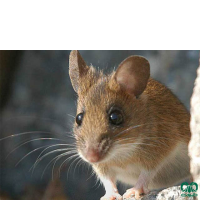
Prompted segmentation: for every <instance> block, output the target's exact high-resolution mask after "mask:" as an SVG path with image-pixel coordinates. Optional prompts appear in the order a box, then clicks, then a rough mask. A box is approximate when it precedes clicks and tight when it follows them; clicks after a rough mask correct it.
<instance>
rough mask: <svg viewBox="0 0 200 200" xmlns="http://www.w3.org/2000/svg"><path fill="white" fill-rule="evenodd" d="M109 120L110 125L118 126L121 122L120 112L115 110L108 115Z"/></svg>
mask: <svg viewBox="0 0 200 200" xmlns="http://www.w3.org/2000/svg"><path fill="white" fill-rule="evenodd" d="M109 120H110V123H111V124H114V125H119V124H122V122H123V116H122V114H121V112H120V111H118V110H115V111H112V112H111V113H110V115H109Z"/></svg>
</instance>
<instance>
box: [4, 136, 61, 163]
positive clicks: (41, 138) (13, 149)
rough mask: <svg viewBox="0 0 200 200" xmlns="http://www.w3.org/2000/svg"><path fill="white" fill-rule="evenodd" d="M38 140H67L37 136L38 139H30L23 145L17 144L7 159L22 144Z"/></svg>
mask: <svg viewBox="0 0 200 200" xmlns="http://www.w3.org/2000/svg"><path fill="white" fill-rule="evenodd" d="M37 140H59V141H65V140H62V139H58V138H36V139H32V140H28V141H26V142H24V143H22V144H21V145H19V146H17V147H16V148H14V149H13V150H12V151H11V152H10V153H9V154H8V155H7V156H6V159H7V158H8V157H9V156H10V154H12V153H13V152H14V151H15V150H17V149H19V148H20V147H21V146H23V145H25V144H28V143H30V142H33V141H37Z"/></svg>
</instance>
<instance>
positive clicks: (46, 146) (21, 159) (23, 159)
mask: <svg viewBox="0 0 200 200" xmlns="http://www.w3.org/2000/svg"><path fill="white" fill-rule="evenodd" d="M47 146H48V145H45V146H42V147H38V148H36V149H34V150H32V151H30V152H29V153H27V154H26V155H25V156H24V157H23V158H22V159H20V160H19V161H18V162H17V164H15V167H17V165H18V164H19V163H20V162H21V161H22V160H24V159H25V158H26V157H27V156H28V155H30V154H32V153H33V152H35V151H37V150H39V149H42V148H45V147H47Z"/></svg>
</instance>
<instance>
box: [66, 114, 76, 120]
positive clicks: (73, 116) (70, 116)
mask: <svg viewBox="0 0 200 200" xmlns="http://www.w3.org/2000/svg"><path fill="white" fill-rule="evenodd" d="M67 115H68V116H70V117H72V118H74V119H75V118H76V117H75V116H73V115H71V114H67Z"/></svg>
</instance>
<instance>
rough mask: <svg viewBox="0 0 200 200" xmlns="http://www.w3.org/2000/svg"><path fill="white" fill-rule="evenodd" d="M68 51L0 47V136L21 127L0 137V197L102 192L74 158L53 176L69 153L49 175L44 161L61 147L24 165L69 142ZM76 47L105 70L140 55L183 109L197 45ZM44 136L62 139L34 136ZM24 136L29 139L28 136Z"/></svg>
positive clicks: (71, 199) (79, 199) (75, 198)
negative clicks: (156, 48)
mask: <svg viewBox="0 0 200 200" xmlns="http://www.w3.org/2000/svg"><path fill="white" fill-rule="evenodd" d="M69 53H70V51H0V70H1V71H0V100H1V102H0V139H2V138H4V137H7V136H10V135H16V134H19V133H22V134H21V135H20V136H16V137H10V138H7V139H4V140H1V141H0V199H1V200H5V199H7V200H8V199H16V200H25V199H26V200H29V199H31V200H33V199H34V200H35V199H41V200H54V199H56V200H64V199H68V200H85V199H87V200H94V199H99V198H100V197H101V196H102V195H103V194H104V190H103V188H102V186H100V185H99V182H97V180H96V178H95V177H94V176H93V177H91V168H90V167H89V165H86V164H82V165H81V164H80V162H79V160H75V158H74V159H73V158H72V159H71V160H68V161H66V163H65V165H64V166H63V168H62V170H61V174H60V177H59V175H58V173H57V172H58V171H59V167H60V165H61V164H62V162H63V161H64V160H65V159H67V158H68V157H69V156H65V157H64V158H61V159H60V160H58V162H57V163H56V165H55V170H54V172H55V173H54V178H53V180H52V168H53V163H51V165H49V166H48V168H47V169H45V167H46V166H47V165H48V163H49V162H50V161H51V160H52V159H53V158H55V156H57V155H59V154H60V153H63V152H54V153H52V154H49V155H47V156H46V157H45V158H44V159H43V160H41V162H39V164H38V165H37V167H36V168H35V170H34V173H32V172H31V171H30V168H31V167H32V166H33V164H34V162H35V161H36V159H37V157H38V155H39V154H40V152H41V151H42V150H43V149H45V147H44V148H40V147H43V146H46V147H47V145H55V144H64V143H68V144H72V143H73V139H71V138H70V137H68V136H70V135H71V134H72V133H71V131H72V124H73V121H74V119H73V116H75V113H76V94H75V92H74V91H73V89H72V86H71V83H70V79H69V75H68V64H69V62H68V60H69ZM80 53H81V55H82V57H83V58H84V60H85V61H86V63H87V64H88V65H90V64H91V63H92V64H93V66H95V67H99V68H100V69H104V70H105V71H106V72H110V71H111V70H113V68H117V66H118V64H119V63H120V62H121V61H122V60H123V59H125V58H126V57H128V56H129V55H142V56H144V57H146V58H147V59H148V60H149V62H150V65H151V76H152V77H153V78H155V79H157V80H158V81H160V82H162V83H163V84H165V85H166V86H168V87H169V88H170V89H171V90H172V91H173V92H174V93H175V94H176V95H177V96H178V97H179V99H180V100H181V101H182V102H183V103H184V104H185V106H186V107H187V109H188V110H189V108H190V97H191V94H192V90H193V85H194V80H195V78H196V69H197V67H198V59H199V51H130V50H129V51H80ZM26 132H28V133H27V134H23V133H26ZM50 137H53V138H58V139H62V140H64V141H58V140H48V139H39V138H50ZM30 140H32V142H28V141H30ZM22 144H24V145H22ZM19 145H21V146H19ZM16 147H19V148H17V149H16ZM58 148H60V149H61V148H63V146H57V147H55V146H52V147H51V148H49V149H47V150H46V151H45V152H44V154H45V153H48V152H50V151H53V150H56V149H58ZM31 151H33V152H32V153H31ZM10 152H12V153H11V154H9V153H10ZM28 153H30V154H28ZM27 154H28V155H27ZM44 154H43V155H44ZM7 155H9V156H8V157H7ZM26 155H27V157H25V158H24V159H23V160H22V161H21V162H20V163H19V164H18V165H17V166H15V165H16V164H17V163H18V162H19V161H20V160H21V159H22V158H23V157H24V156H26ZM78 162H79V163H78ZM82 163H83V162H82ZM70 164H72V165H71V167H70ZM44 169H45V171H44ZM43 172H44V174H43ZM42 174H43V176H42ZM121 189H123V188H121Z"/></svg>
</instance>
